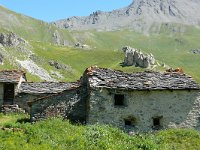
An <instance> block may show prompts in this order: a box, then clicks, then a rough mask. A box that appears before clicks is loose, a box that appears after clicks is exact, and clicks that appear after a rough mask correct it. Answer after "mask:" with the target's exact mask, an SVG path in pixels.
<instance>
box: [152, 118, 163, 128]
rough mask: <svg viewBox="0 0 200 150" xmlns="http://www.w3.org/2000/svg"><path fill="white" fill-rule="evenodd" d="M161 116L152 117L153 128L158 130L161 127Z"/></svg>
mask: <svg viewBox="0 0 200 150" xmlns="http://www.w3.org/2000/svg"><path fill="white" fill-rule="evenodd" d="M161 119H162V117H156V118H153V129H155V130H159V129H160V128H161Z"/></svg>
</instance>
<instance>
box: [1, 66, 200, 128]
mask: <svg viewBox="0 0 200 150" xmlns="http://www.w3.org/2000/svg"><path fill="white" fill-rule="evenodd" d="M4 75H5V76H4ZM0 81H1V82H0V83H1V86H0V87H1V92H0V96H1V99H0V102H1V103H0V107H1V106H3V104H7V103H8V104H9V105H12V106H13V105H17V106H19V108H22V109H24V110H26V111H27V112H30V118H31V121H38V120H42V119H46V118H49V117H62V118H65V119H69V120H71V121H73V122H79V123H86V124H95V123H99V124H111V125H114V126H116V127H119V128H122V129H126V130H128V131H138V132H139V131H151V130H158V129H166V128H195V129H198V130H200V86H199V85H198V84H197V83H196V82H195V81H194V80H193V79H192V78H191V77H190V76H188V75H186V74H184V73H181V72H165V73H160V72H153V71H146V72H139V73H124V72H122V71H115V70H110V69H105V68H98V67H90V68H87V69H86V71H85V72H84V74H83V76H82V77H81V79H80V81H77V82H72V83H66V82H38V83H37V82H36V83H34V82H27V81H26V78H25V74H24V73H23V72H20V71H7V72H6V71H3V72H1V73H0ZM22 81H24V82H22ZM10 84H12V86H11V85H10ZM6 88H8V89H7V90H6ZM10 90H11V91H12V92H11V93H12V94H10V95H13V96H12V97H11V99H9V98H6V97H5V95H6V93H7V91H10ZM2 93H3V94H2ZM13 93H14V94H13Z"/></svg>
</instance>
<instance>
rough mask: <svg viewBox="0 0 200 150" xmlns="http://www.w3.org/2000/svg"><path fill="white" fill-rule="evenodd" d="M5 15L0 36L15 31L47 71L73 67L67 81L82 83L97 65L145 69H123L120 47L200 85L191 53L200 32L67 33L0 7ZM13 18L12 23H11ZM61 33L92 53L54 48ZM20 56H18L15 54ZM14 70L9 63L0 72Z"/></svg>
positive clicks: (195, 58) (169, 28) (199, 45)
mask: <svg viewBox="0 0 200 150" xmlns="http://www.w3.org/2000/svg"><path fill="white" fill-rule="evenodd" d="M0 10H1V11H3V12H4V15H2V16H1V20H0V23H1V26H0V31H1V32H8V30H9V31H13V32H15V33H17V34H18V35H19V36H21V37H23V38H25V39H26V40H28V41H29V43H31V45H32V46H33V49H34V53H35V54H36V55H37V56H38V57H39V58H42V59H43V60H44V61H43V63H41V62H36V63H37V64H38V65H39V66H42V67H44V68H45V69H47V70H48V71H50V70H54V71H60V70H56V69H55V68H53V67H50V66H49V65H48V61H49V60H52V59H53V60H57V61H59V62H60V63H65V64H67V65H69V66H71V67H72V69H73V70H67V71H66V70H65V71H64V70H63V71H60V72H61V73H62V74H63V75H64V76H65V79H63V80H65V81H74V80H77V79H79V77H80V76H81V75H82V72H83V71H84V70H85V68H86V67H89V66H91V65H97V66H100V67H109V68H113V69H120V70H123V71H128V72H133V71H141V70H143V69H139V68H135V67H124V68H122V67H121V66H120V63H121V62H122V61H123V57H124V56H123V53H122V52H121V51H120V49H121V47H123V46H125V45H130V46H132V47H134V48H138V49H142V50H143V51H145V52H147V53H152V54H153V55H154V56H155V58H156V59H157V60H160V61H161V62H164V63H166V64H167V65H169V66H171V67H174V68H176V67H181V68H183V69H184V70H185V72H186V73H188V74H190V75H192V76H193V77H194V78H195V79H196V80H197V81H198V82H199V83H200V70H199V62H200V55H194V54H192V53H191V49H195V48H200V43H199V39H200V29H197V28H194V27H188V26H182V25H170V26H169V25H168V26H166V25H163V26H162V27H161V30H160V31H159V32H158V31H157V33H156V34H155V32H153V33H150V35H147V36H146V35H143V34H139V33H135V32H133V31H128V30H123V31H113V32H96V31H67V30H61V29H58V28H56V27H54V26H52V25H49V24H47V23H45V22H43V21H40V20H36V19H33V18H30V17H27V16H23V15H21V14H17V13H15V12H12V11H10V10H7V9H5V8H3V7H1V6H0ZM5 14H6V15H5ZM8 16H12V17H8ZM9 18H11V19H9ZM56 30H57V31H58V32H59V33H60V35H61V37H62V39H65V40H66V41H68V42H69V43H75V42H77V41H80V42H82V43H84V44H88V45H90V46H91V47H92V48H93V49H92V50H90V51H86V50H81V49H75V48H70V47H59V46H54V45H52V44H51V43H52V35H53V33H54V32H55V31H56ZM16 55H18V54H16ZM5 68H8V69H10V68H13V67H12V66H11V65H10V64H9V63H8V62H6V63H5V65H4V66H0V69H5ZM28 77H30V78H29V79H30V80H33V81H35V80H38V78H37V77H35V76H32V75H30V74H28Z"/></svg>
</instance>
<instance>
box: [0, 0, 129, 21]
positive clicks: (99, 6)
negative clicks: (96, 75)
mask: <svg viewBox="0 0 200 150" xmlns="http://www.w3.org/2000/svg"><path fill="white" fill-rule="evenodd" d="M131 2H132V0H0V4H1V5H3V6H5V7H7V8H9V9H11V10H13V11H16V12H18V13H22V14H26V15H28V16H31V17H33V18H37V19H41V20H44V21H47V22H50V21H55V20H58V19H64V18H67V17H71V16H87V15H89V14H91V13H92V12H94V11H96V10H103V11H111V10H113V9H117V8H121V7H124V6H127V5H129V4H130V3H131Z"/></svg>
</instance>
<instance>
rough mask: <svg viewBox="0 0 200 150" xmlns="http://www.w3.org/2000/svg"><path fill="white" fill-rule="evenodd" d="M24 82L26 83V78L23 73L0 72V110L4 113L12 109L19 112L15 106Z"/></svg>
mask: <svg viewBox="0 0 200 150" xmlns="http://www.w3.org/2000/svg"><path fill="white" fill-rule="evenodd" d="M24 81H26V76H25V73H24V72H23V71H19V70H2V71H0V108H1V111H2V112H4V111H6V110H8V109H10V107H11V108H13V109H15V110H16V111H17V110H18V106H17V105H14V104H15V98H16V96H17V94H18V92H19V88H20V86H21V83H22V82H24ZM19 110H20V109H19Z"/></svg>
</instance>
